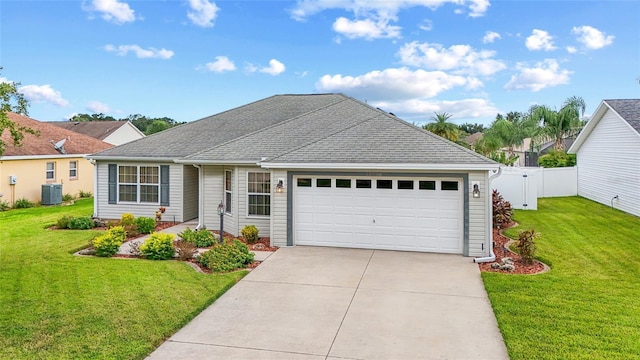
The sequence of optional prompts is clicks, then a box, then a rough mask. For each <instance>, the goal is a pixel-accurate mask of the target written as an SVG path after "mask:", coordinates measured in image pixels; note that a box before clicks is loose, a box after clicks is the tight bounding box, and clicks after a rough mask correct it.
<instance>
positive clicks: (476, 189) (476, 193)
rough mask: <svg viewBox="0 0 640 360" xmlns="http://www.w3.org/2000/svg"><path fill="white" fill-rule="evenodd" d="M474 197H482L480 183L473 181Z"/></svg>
mask: <svg viewBox="0 0 640 360" xmlns="http://www.w3.org/2000/svg"><path fill="white" fill-rule="evenodd" d="M473 197H474V198H479V197H480V184H478V183H477V182H474V183H473Z"/></svg>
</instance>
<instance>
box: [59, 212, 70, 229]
mask: <svg viewBox="0 0 640 360" xmlns="http://www.w3.org/2000/svg"><path fill="white" fill-rule="evenodd" d="M71 219H73V216H69V215H65V216H63V217H61V218H59V219H58V221H56V228H58V229H68V228H69V222H70V221H71Z"/></svg>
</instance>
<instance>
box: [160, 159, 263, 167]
mask: <svg viewBox="0 0 640 360" xmlns="http://www.w3.org/2000/svg"><path fill="white" fill-rule="evenodd" d="M173 162H175V163H176V164H186V165H194V166H195V165H256V164H257V161H256V160H241V161H238V160H226V161H225V160H189V159H186V160H185V159H176V160H173Z"/></svg>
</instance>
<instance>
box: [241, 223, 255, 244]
mask: <svg viewBox="0 0 640 360" xmlns="http://www.w3.org/2000/svg"><path fill="white" fill-rule="evenodd" d="M258 231H259V230H258V228H257V227H256V226H255V225H245V227H243V228H242V230H241V231H240V232H241V233H242V237H243V238H244V239H245V240H247V243H249V244H255V243H257V242H258Z"/></svg>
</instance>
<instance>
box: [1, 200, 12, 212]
mask: <svg viewBox="0 0 640 360" xmlns="http://www.w3.org/2000/svg"><path fill="white" fill-rule="evenodd" d="M9 209H11V204H9V203H8V202H6V201H0V211H7V210H9Z"/></svg>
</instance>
